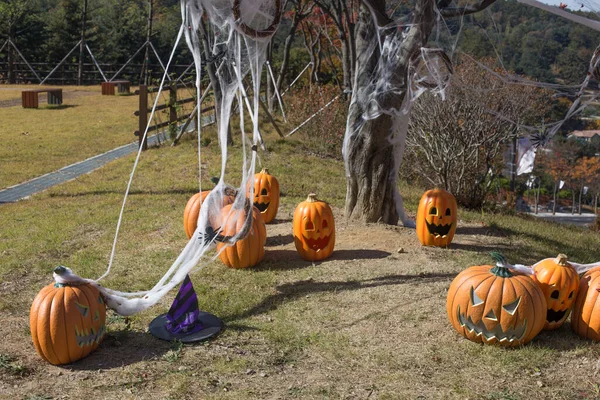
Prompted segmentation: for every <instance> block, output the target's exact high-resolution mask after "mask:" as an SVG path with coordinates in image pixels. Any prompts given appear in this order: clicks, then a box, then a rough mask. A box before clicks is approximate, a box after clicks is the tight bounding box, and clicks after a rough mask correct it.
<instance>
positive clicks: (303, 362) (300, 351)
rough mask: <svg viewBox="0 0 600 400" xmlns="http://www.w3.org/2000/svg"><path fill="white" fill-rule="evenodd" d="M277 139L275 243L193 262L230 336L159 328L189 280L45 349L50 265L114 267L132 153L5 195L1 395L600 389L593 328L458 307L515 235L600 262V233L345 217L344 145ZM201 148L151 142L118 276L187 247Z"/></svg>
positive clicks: (125, 286) (476, 393)
mask: <svg viewBox="0 0 600 400" xmlns="http://www.w3.org/2000/svg"><path fill="white" fill-rule="evenodd" d="M88 97H90V99H91V98H95V97H94V96H88ZM111 100H112V101H121V100H122V101H130V98H127V97H124V98H114V99H111ZM90 101H91V100H90ZM94 101H96V102H101V101H104V99H102V97H100V96H98V97H97V98H95V100H94ZM81 107H83V106H81ZM67 110H69V109H65V110H39V111H41V112H48V113H49V112H55V111H67ZM5 111H6V110H0V112H5ZM34 111H35V110H34ZM121 132H122V135H123V132H129V130H125V131H124V130H123V129H121ZM40 140H41V139H40ZM266 141H267V146H268V152H266V153H265V152H260V156H261V163H262V165H263V166H266V167H268V168H269V170H270V172H271V173H273V174H274V175H276V176H277V177H278V179H279V182H280V186H281V191H282V200H281V205H280V210H279V213H278V216H277V220H276V223H274V224H270V225H268V226H267V233H268V239H267V250H266V256H265V260H264V261H263V262H262V263H261V264H260V265H259V266H257V267H255V268H252V269H249V270H232V269H227V268H226V267H224V266H223V265H221V264H220V262H218V261H216V262H208V261H207V262H205V263H203V264H202V266H203V268H202V269H201V270H199V271H198V272H196V273H194V274H193V275H192V280H193V282H194V285H195V288H196V291H197V293H198V297H199V301H200V307H201V308H202V309H204V310H206V311H209V312H212V313H214V314H216V315H217V316H219V317H220V318H222V319H223V320H224V321H225V323H226V325H227V329H226V330H225V331H224V333H223V334H221V335H220V336H219V337H217V338H216V339H215V340H212V341H210V342H208V343H204V344H201V345H197V346H182V345H180V344H177V343H166V342H161V341H159V340H156V339H154V338H153V337H152V336H150V335H149V334H148V333H146V328H147V326H148V324H149V322H150V321H151V320H152V319H153V318H154V317H156V316H157V315H158V314H161V313H164V312H166V311H167V309H168V307H169V305H170V303H171V301H172V299H173V296H174V295H175V293H172V294H170V295H169V296H167V297H166V298H165V299H163V300H162V301H161V302H160V303H159V304H158V305H156V306H154V307H152V308H150V309H149V310H146V311H144V312H142V313H140V314H138V315H136V316H134V317H132V318H130V319H129V320H125V319H124V318H122V317H120V316H118V315H116V314H114V313H112V312H109V314H108V319H109V324H108V329H109V333H108V335H107V336H106V338H105V340H104V342H103V343H102V345H101V346H100V347H99V349H98V350H97V351H96V352H94V353H92V354H91V355H90V356H89V357H87V358H85V359H83V360H81V361H79V362H77V363H75V364H73V365H67V366H63V367H55V366H51V365H49V364H47V363H45V362H43V361H41V359H40V358H39V356H38V355H37V354H36V353H35V350H34V348H33V345H32V343H31V338H30V336H29V327H28V313H29V307H30V305H31V302H32V300H33V298H34V296H35V295H36V293H37V292H38V291H39V290H40V289H41V288H42V287H43V286H44V285H47V284H48V283H50V282H51V280H52V277H51V269H52V268H53V267H55V266H57V265H66V266H68V267H71V268H72V269H73V270H74V271H75V272H77V273H78V274H80V275H82V276H84V277H91V278H97V277H98V276H100V275H101V274H102V273H103V272H104V270H105V268H106V265H107V262H108V258H109V255H110V249H111V244H112V240H113V236H114V229H115V226H116V221H117V218H118V213H119V209H120V205H121V202H122V196H123V192H124V190H125V186H126V182H127V179H128V176H129V173H130V169H131V167H132V163H133V157H132V156H131V157H126V158H123V159H120V160H118V161H115V162H113V163H110V164H109V165H107V166H105V167H103V168H102V169H100V170H98V171H96V172H94V173H92V174H89V175H85V176H82V177H80V178H78V179H76V180H74V181H72V182H70V183H67V184H63V185H60V186H58V187H54V188H52V189H50V190H48V191H46V192H44V193H42V194H40V195H36V196H33V197H32V198H31V199H29V200H26V201H21V202H18V203H14V204H5V205H2V206H1V207H0V220H1V221H2V225H1V226H0V317H1V318H2V321H3V323H2V324H0V335H1V336H2V337H3V340H2V341H1V342H0V398H7V399H9V398H10V399H17V398H19V399H20V398H23V399H34V398H36V399H40V398H64V397H63V396H67V398H73V399H81V398H86V397H91V396H95V397H96V398H102V399H123V398H126V399H135V398H142V399H146V398H156V399H198V398H202V399H220V398H224V399H295V398H297V399H323V398H333V399H367V398H369V399H397V398H400V399H404V398H406V399H416V398H426V399H430V398H434V399H435V398H460V399H465V398H470V399H573V398H576V399H579V398H581V399H584V398H597V397H598V396H599V395H600V386H599V383H600V380H599V378H598V375H597V374H598V371H600V364H599V363H598V359H599V355H600V345H599V344H596V343H592V342H590V341H586V340H582V339H580V338H578V337H577V336H576V335H574V334H573V333H572V332H571V329H570V326H569V325H568V324H567V325H565V326H563V327H562V328H561V329H559V330H557V331H553V332H543V333H541V334H540V335H539V336H538V337H537V338H536V339H535V340H534V341H533V342H532V343H531V344H529V345H526V346H524V347H522V348H518V349H510V350H507V349H502V348H497V347H491V346H483V345H478V344H474V343H471V342H469V341H467V340H466V339H464V338H462V337H460V336H458V335H457V334H456V333H455V332H454V331H453V329H452V328H451V326H450V324H449V322H448V320H447V316H446V311H445V302H446V292H447V288H448V287H449V285H450V282H451V281H452V279H453V278H454V276H455V275H456V274H457V273H459V272H460V271H461V270H462V269H464V268H466V267H468V266H471V265H475V264H483V263H490V258H489V256H488V254H487V253H488V252H489V251H491V250H500V251H502V252H503V253H504V254H505V255H506V256H507V258H508V259H509V260H510V261H512V262H513V263H514V262H521V263H533V262H535V261H537V260H539V259H541V258H545V257H553V256H556V255H557V254H558V253H559V252H565V253H566V254H568V255H569V256H570V257H571V258H572V259H573V260H575V261H578V262H591V261H597V260H599V259H600V252H599V251H598V250H597V249H598V248H599V247H600V237H599V236H598V234H596V233H592V232H589V231H587V230H585V229H582V228H569V227H565V226H561V225H557V224H552V223H548V222H543V221H538V220H535V219H532V218H523V217H520V216H506V215H493V214H492V215H488V214H481V213H475V212H465V211H461V212H460V218H461V220H460V223H459V229H458V231H457V235H456V237H455V241H454V243H453V244H452V246H451V247H450V248H449V249H440V248H424V247H422V246H420V244H419V242H418V240H417V238H416V235H415V233H414V231H413V230H411V229H405V228H402V227H392V226H385V225H377V224H367V225H363V224H357V223H349V222H346V221H344V219H343V216H342V212H341V207H342V206H343V203H344V199H345V179H344V172H343V165H342V163H341V162H339V161H334V160H330V159H325V158H318V157H314V156H311V155H310V152H309V151H308V150H307V149H306V148H305V147H304V145H303V143H301V142H299V141H297V140H290V139H286V140H279V139H277V138H276V137H275V136H274V135H273V134H268V135H267V137H266ZM205 144H207V145H206V146H205V147H204V149H203V170H204V171H205V173H204V177H205V179H206V185H205V186H206V187H210V184H209V183H208V178H209V177H210V176H214V175H217V173H218V168H219V167H220V159H219V154H218V146H217V143H216V140H215V138H214V137H213V138H212V140H206V141H205ZM195 149H196V142H195V140H193V139H190V138H186V139H184V140H183V141H182V143H181V144H180V145H179V146H177V147H169V146H163V147H161V148H158V149H151V150H149V151H147V152H145V153H144V154H143V157H142V159H141V162H140V166H139V170H138V173H137V175H136V179H135V180H134V186H133V188H132V194H131V196H130V198H129V200H128V206H127V209H126V212H125V217H124V224H123V226H122V230H121V235H120V239H119V244H118V247H117V256H116V259H115V264H114V266H113V271H112V272H111V274H110V276H109V278H107V279H106V280H105V281H103V284H104V285H105V286H107V287H110V288H113V289H120V290H128V291H136V290H143V289H148V288H149V287H151V286H152V285H153V284H154V283H155V282H156V281H157V279H158V278H159V277H160V276H162V274H163V273H164V271H165V270H166V269H167V268H168V267H169V266H170V265H171V263H172V262H173V260H174V259H175V257H176V256H177V255H178V254H179V252H180V251H181V249H182V248H183V247H184V245H185V243H186V240H185V234H184V231H183V226H182V225H183V224H182V214H183V209H184V206H185V204H186V202H187V199H188V198H189V197H190V196H191V195H193V194H194V193H195V192H196V190H197V183H196V182H197V170H198V166H197V160H196V156H195ZM236 150H239V148H238V147H234V148H233V150H232V151H233V153H235V152H236ZM78 156H79V154H78ZM78 158H80V157H78ZM63 159H64V157H63ZM229 164H230V167H231V169H230V171H228V176H229V180H230V181H231V182H233V183H235V180H236V176H237V171H238V170H239V169H238V168H239V161H238V159H237V158H236V157H235V154H232V155H231V157H230V163H229ZM312 191H314V192H316V193H318V195H319V197H320V198H322V199H324V200H327V201H328V202H330V203H331V204H332V205H333V206H334V212H335V214H336V217H337V219H336V230H337V234H336V251H335V252H334V254H333V256H332V257H331V258H330V259H329V260H326V261H324V262H321V263H310V262H305V261H302V260H301V259H300V257H299V256H298V255H297V254H296V252H295V249H294V244H293V238H292V235H291V234H292V230H291V229H292V228H291V216H292V212H293V210H294V207H295V205H296V204H297V203H298V202H299V201H301V200H304V198H305V197H306V195H307V193H309V192H312ZM401 192H402V193H403V194H405V199H406V201H405V202H406V204H407V207H408V208H409V211H410V212H412V215H414V213H415V211H416V206H417V202H418V199H419V197H420V194H421V193H422V191H421V190H420V189H418V188H414V187H410V186H408V185H406V184H403V185H402V187H401ZM400 249H403V251H399V250H400Z"/></svg>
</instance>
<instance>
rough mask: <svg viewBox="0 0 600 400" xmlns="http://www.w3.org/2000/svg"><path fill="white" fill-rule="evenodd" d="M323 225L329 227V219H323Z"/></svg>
mask: <svg viewBox="0 0 600 400" xmlns="http://www.w3.org/2000/svg"><path fill="white" fill-rule="evenodd" d="M321 226H322V227H323V228H327V227H328V226H329V224H328V223H327V220H326V219H324V220H323V223H322V224H321Z"/></svg>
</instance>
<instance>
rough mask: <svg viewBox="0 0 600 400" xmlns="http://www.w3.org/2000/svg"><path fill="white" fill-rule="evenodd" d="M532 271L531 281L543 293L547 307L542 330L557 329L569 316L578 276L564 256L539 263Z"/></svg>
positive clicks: (575, 294)
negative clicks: (533, 272) (533, 273)
mask: <svg viewBox="0 0 600 400" xmlns="http://www.w3.org/2000/svg"><path fill="white" fill-rule="evenodd" d="M534 271H535V275H533V280H534V281H535V282H536V283H537V284H538V286H539V287H540V289H542V292H544V297H545V298H546V304H547V305H548V311H547V314H546V324H545V325H544V329H547V330H551V329H556V328H559V327H560V326H561V325H562V324H563V323H564V322H565V321H566V319H567V317H568V316H569V313H570V312H571V307H572V306H573V302H575V298H576V297H577V290H578V289H579V274H577V271H575V269H574V268H573V267H572V266H571V264H569V263H568V261H567V256H565V255H564V254H559V255H558V257H556V258H547V259H545V260H542V261H540V262H539V263H538V264H536V266H535V268H534Z"/></svg>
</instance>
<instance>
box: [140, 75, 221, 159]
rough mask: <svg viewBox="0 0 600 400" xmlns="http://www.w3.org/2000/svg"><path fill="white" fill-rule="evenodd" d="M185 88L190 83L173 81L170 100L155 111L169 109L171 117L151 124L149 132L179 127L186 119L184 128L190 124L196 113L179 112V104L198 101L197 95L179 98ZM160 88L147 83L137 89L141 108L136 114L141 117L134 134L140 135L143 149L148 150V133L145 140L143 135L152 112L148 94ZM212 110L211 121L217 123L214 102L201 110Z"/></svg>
mask: <svg viewBox="0 0 600 400" xmlns="http://www.w3.org/2000/svg"><path fill="white" fill-rule="evenodd" d="M183 88H189V85H186V84H184V83H179V84H176V83H175V82H171V84H170V85H169V86H168V89H167V90H168V92H169V101H168V102H167V103H166V104H158V105H157V106H156V109H155V112H157V111H162V110H167V109H168V110H169V112H168V114H169V118H168V120H167V121H164V122H159V123H157V124H154V125H150V126H149V127H148V133H150V132H153V131H157V130H159V129H161V128H165V127H169V126H173V127H177V125H178V123H179V122H181V121H185V124H184V127H183V128H182V129H185V127H187V126H188V124H189V122H190V120H191V119H192V118H194V115H195V113H194V112H188V113H184V112H180V113H178V112H177V110H178V108H180V107H178V106H182V105H184V104H188V103H196V100H197V99H196V97H188V98H183V99H180V98H178V89H183ZM158 90H159V88H158V87H148V86H146V85H141V86H140V88H139V90H136V91H135V94H137V95H139V109H138V110H137V111H136V112H135V115H136V116H137V117H139V124H138V130H137V131H135V132H134V135H136V136H138V137H139V142H140V146H142V148H143V150H146V149H147V148H148V137H147V136H148V135H146V138H145V140H143V139H144V137H143V136H144V132H145V130H146V126H147V125H148V115H149V114H150V113H151V112H152V105H151V104H150V106H149V101H148V98H149V96H148V95H149V94H151V93H158ZM210 111H212V112H213V114H214V118H212V119H211V123H215V122H216V120H217V115H216V108H215V106H214V104H213V105H210V106H207V107H205V108H202V109H201V111H200V112H201V113H202V114H204V113H207V112H210ZM155 115H156V114H155Z"/></svg>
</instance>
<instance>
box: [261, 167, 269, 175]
mask: <svg viewBox="0 0 600 400" xmlns="http://www.w3.org/2000/svg"><path fill="white" fill-rule="evenodd" d="M260 173H261V174H267V175H271V174H269V169H268V168H263V169H262V170H261V171H260Z"/></svg>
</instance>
